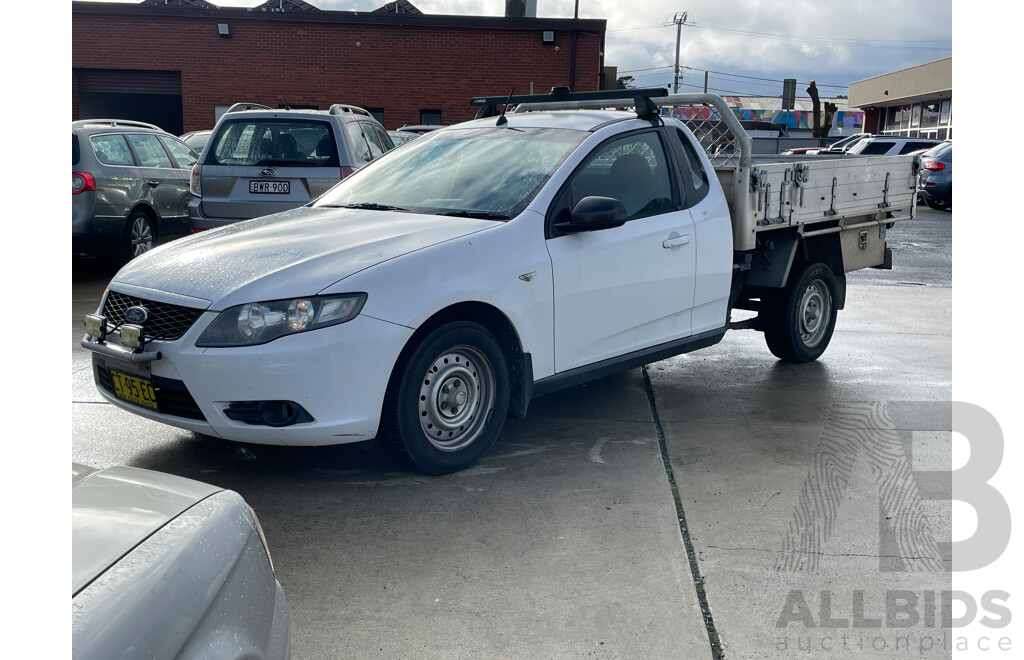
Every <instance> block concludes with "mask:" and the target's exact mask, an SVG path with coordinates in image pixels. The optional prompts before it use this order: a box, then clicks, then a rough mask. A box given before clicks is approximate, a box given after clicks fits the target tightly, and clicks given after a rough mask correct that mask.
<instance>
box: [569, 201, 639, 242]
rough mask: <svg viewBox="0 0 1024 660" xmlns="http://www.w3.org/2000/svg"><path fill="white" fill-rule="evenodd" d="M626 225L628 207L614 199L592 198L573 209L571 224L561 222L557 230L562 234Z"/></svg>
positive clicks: (580, 202) (570, 216)
mask: <svg viewBox="0 0 1024 660" xmlns="http://www.w3.org/2000/svg"><path fill="white" fill-rule="evenodd" d="M624 224H626V207H625V206H623V204H622V202H620V201H619V200H617V199H614V198H612V197H597V196H590V197H584V198H583V199H581V200H580V201H579V202H578V203H577V204H576V206H575V207H573V209H572V213H571V214H570V215H569V222H560V223H557V224H556V225H555V229H556V230H558V231H559V232H560V233H562V234H576V233H579V232H584V231H597V230H600V229H611V228H612V227H621V226H622V225H624Z"/></svg>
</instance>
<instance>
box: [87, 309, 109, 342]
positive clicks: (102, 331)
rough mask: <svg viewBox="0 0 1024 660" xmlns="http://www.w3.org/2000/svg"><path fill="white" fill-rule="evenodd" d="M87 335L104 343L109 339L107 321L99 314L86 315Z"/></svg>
mask: <svg viewBox="0 0 1024 660" xmlns="http://www.w3.org/2000/svg"><path fill="white" fill-rule="evenodd" d="M85 334H87V335H89V336H90V337H93V338H95V339H98V340H100V341H103V340H104V339H106V338H107V319H106V318H105V317H103V316H100V315H99V314H86V315H85Z"/></svg>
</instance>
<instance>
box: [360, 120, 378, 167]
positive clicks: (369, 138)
mask: <svg viewBox="0 0 1024 660" xmlns="http://www.w3.org/2000/svg"><path fill="white" fill-rule="evenodd" d="M359 128H360V129H361V130H362V131H363V137H365V138H366V144H368V145H369V146H370V160H373V159H374V158H379V157H380V156H382V155H384V147H383V145H381V143H380V138H378V137H377V134H376V133H375V132H374V131H373V124H363V123H360V124H359Z"/></svg>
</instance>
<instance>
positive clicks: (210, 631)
mask: <svg viewBox="0 0 1024 660" xmlns="http://www.w3.org/2000/svg"><path fill="white" fill-rule="evenodd" d="M71 631H72V632H71V644H72V657H74V658H76V660H108V659H109V658H128V657H133V658H155V659H162V658H167V659H170V658H178V659H186V658H196V659H198V658H267V659H273V660H284V659H286V658H288V657H289V655H290V653H291V642H290V637H289V629H288V605H287V601H286V600H285V596H284V591H283V590H282V589H281V585H280V584H279V583H278V582H277V579H276V578H275V577H274V569H273V564H272V563H271V560H270V553H269V551H268V549H267V544H266V540H265V538H264V535H263V530H262V528H261V527H260V524H259V521H258V520H257V518H256V515H255V513H253V511H252V509H251V508H249V506H248V505H247V504H246V503H245V500H243V499H242V497H241V496H240V495H238V494H237V493H235V492H233V491H230V490H224V489H222V488H218V487H216V486H211V485H209V484H205V483H201V482H198V481H193V480H191V479H184V478H182V477H177V476H173V475H170V474H164V473H162V472H152V471H149V470H142V469H138V468H129V467H111V468H107V469H104V470H96V469H94V468H91V467H87V466H84V465H78V464H74V463H73V464H72V466H71Z"/></svg>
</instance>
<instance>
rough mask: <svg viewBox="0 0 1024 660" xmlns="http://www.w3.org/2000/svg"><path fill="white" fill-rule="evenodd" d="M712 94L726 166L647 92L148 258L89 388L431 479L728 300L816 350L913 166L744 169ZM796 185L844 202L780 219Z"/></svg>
mask: <svg viewBox="0 0 1024 660" xmlns="http://www.w3.org/2000/svg"><path fill="white" fill-rule="evenodd" d="M658 91H660V92H661V93H663V94H664V90H658ZM625 93H627V94H630V95H633V94H637V93H639V92H637V90H627V91H626V92H625ZM531 98H534V97H531ZM557 98H565V97H564V96H560V97H557ZM666 98H667V99H668V100H679V101H685V100H686V95H678V98H677V97H666ZM709 98H711V96H710V95H699V99H697V100H696V102H698V103H701V104H703V103H707V102H708V99H709ZM505 100H506V99H502V100H501V102H504V101H505ZM599 100H600V99H599ZM630 100H632V99H630ZM712 100H713V101H715V102H716V103H719V104H720V106H721V108H722V114H724V115H728V117H727V123H730V128H731V130H733V131H734V133H733V134H734V135H735V136H736V140H737V142H736V143H735V150H734V151H732V152H731V153H730V154H729V155H728V156H726V157H722V159H723V163H724V164H722V165H720V166H718V171H717V172H716V166H713V165H712V162H711V160H710V159H709V157H708V156H707V154H705V153H704V151H703V150H702V149H701V147H700V144H699V142H697V140H695V138H694V136H693V134H692V133H691V132H690V130H689V129H688V128H687V127H686V126H685V125H684V124H683V123H682V122H680V121H678V120H675V119H671V118H664V119H663V118H661V117H659V116H658V114H657V109H656V108H653V102H650V101H649V99H648V100H646V101H643V102H641V103H640V108H639V109H638V111H637V112H636V113H632V112H621V111H606V110H580V111H562V110H559V111H538V112H518V111H517V112H515V113H509V114H507V115H503V116H502V117H500V118H498V119H495V118H494V117H490V118H486V119H478V120H475V121H470V122H466V123H464V124H459V125H456V126H452V127H447V128H444V129H441V130H438V131H434V132H431V133H430V134H428V135H425V136H423V137H421V138H418V139H416V140H414V141H412V142H410V143H409V144H407V145H405V146H403V147H402V148H401V149H399V150H396V151H395V152H394V153H392V154H389V155H388V156H387V157H386V158H381V159H380V160H379V161H374V162H373V163H370V164H368V165H367V166H366V167H365V168H362V169H360V170H359V171H358V172H357V173H355V174H353V175H352V176H351V177H348V178H346V179H345V180H344V181H342V182H341V183H340V184H339V185H337V186H336V187H334V188H333V189H331V190H330V191H329V192H328V193H326V194H325V195H324V196H322V197H321V198H319V199H318V200H316V201H315V202H314V203H312V204H310V205H308V206H306V207H303V208H299V209H294V210H291V211H286V212H283V213H280V214H276V215H272V216H267V217H263V218H257V219H254V220H251V221H248V222H243V223H238V224H236V225H232V226H227V227H223V228H221V229H218V230H215V231H209V232H204V233H202V234H197V235H195V236H192V237H190V238H188V239H186V240H184V241H178V242H175V243H172V244H169V245H166V246H162V247H160V248H158V249H156V250H153V251H152V252H151V253H149V254H147V255H144V257H145V258H140V259H136V260H134V261H133V262H131V263H130V264H128V265H127V266H126V267H124V268H123V269H122V270H121V271H120V272H118V273H117V275H116V276H115V277H114V279H113V280H112V281H111V282H110V285H109V290H108V291H107V293H106V295H105V296H104V298H103V301H102V303H101V306H100V309H99V310H98V311H97V313H96V314H94V315H90V317H89V318H88V319H87V324H86V325H87V337H86V338H85V339H84V340H83V342H82V345H83V346H85V347H86V348H88V349H89V350H91V351H93V367H94V372H95V380H96V384H97V387H98V389H99V391H100V393H101V394H102V395H103V396H104V397H105V398H106V399H107V400H108V401H110V402H111V403H113V404H115V405H117V406H119V407H122V408H124V409H126V410H130V411H132V412H134V413H137V414H139V415H143V416H145V417H148V418H150V419H154V420H157V421H161V422H165V423H167V424H172V425H174V426H178V427H181V428H184V429H189V430H192V431H195V432H197V433H204V434H208V435H214V436H218V437H221V438H225V439H229V440H239V441H246V442H253V443H268V444H282V445H327V444H338V443H345V442H356V441H362V440H368V439H372V438H375V437H377V438H379V439H382V440H385V441H386V442H387V443H388V444H389V446H391V447H392V448H394V449H395V450H397V452H398V453H399V454H400V455H402V456H405V457H408V458H411V459H412V461H413V462H414V463H415V464H416V465H417V466H418V467H419V468H421V469H422V470H424V471H426V472H430V473H435V474H440V473H446V472H451V471H454V470H459V469H462V468H464V467H466V466H468V465H470V464H472V463H473V462H474V461H476V460H477V459H478V458H480V456H482V455H483V453H484V452H485V451H487V449H488V448H489V447H490V446H491V444H492V443H493V442H494V440H495V438H496V437H497V435H498V433H499V432H500V430H501V427H502V424H503V422H504V419H505V417H506V416H507V415H515V416H522V415H524V414H525V412H526V408H527V405H528V404H529V401H530V398H531V397H532V396H537V395H539V394H542V393H546V392H550V391H553V390H555V389H558V388H560V387H566V386H571V385H575V384H577V383H580V382H584V381H586V380H589V379H593V378H598V377H601V376H603V375H606V374H609V373H612V372H614V371H617V370H622V369H627V368H631V367H636V366H639V365H642V364H645V363H647V362H653V361H656V360H659V359H664V358H666V357H669V356H671V355H676V354H679V353H683V352H686V351H691V350H695V349H698V348H702V347H706V346H710V345H712V344H714V343H716V342H718V341H719V340H720V339H721V337H722V336H723V335H724V334H725V331H726V329H727V327H728V326H729V315H730V310H731V309H732V308H735V307H743V308H745V309H755V310H759V312H760V314H759V317H758V324H757V326H756V329H760V330H763V331H764V332H765V336H766V340H767V343H768V346H769V348H770V349H771V351H772V352H773V353H774V354H775V355H777V356H779V357H780V358H782V359H784V360H788V361H792V362H806V361H809V360H813V359H816V358H817V357H818V356H819V355H821V354H822V352H823V351H824V350H825V347H826V346H827V345H828V343H829V340H830V339H831V336H832V331H833V328H834V326H835V322H836V313H837V311H838V310H839V309H841V308H842V305H843V299H844V294H845V276H844V274H845V272H847V271H849V270H853V269H855V268H864V267H869V266H879V265H882V264H883V262H885V261H887V257H889V256H891V255H890V253H889V252H888V250H887V249H886V248H885V240H884V237H885V226H886V224H889V223H891V222H893V220H888V219H887V217H888V215H887V213H885V212H880V211H879V209H880V208H881V209H885V210H886V211H890V210H899V209H900V208H907V209H909V208H910V207H911V206H912V203H913V194H912V188H911V187H910V186H909V185H908V182H909V181H911V180H913V181H916V179H914V175H913V174H912V169H911V166H912V164H913V163H912V160H913V159H907V160H906V161H905V162H904V161H902V160H892V161H891V163H890V164H889V165H888V169H887V172H888V174H886V175H885V176H868V174H869V173H871V168H872V167H877V163H876V161H880V160H881V159H875V161H872V160H871V159H864V160H859V161H857V162H856V163H850V162H848V161H847V162H845V163H844V162H842V161H839V160H836V161H834V163H837V164H833V161H822V160H820V159H819V160H816V161H814V164H813V165H812V166H811V167H809V168H803V167H798V168H797V172H798V177H797V178H794V177H793V176H792V175H791V172H792V168H793V163H792V161H790V162H787V163H776V164H775V165H774V166H772V165H765V166H760V165H759V166H758V167H757V168H751V165H750V157H751V156H750V151H751V143H750V138H749V136H748V135H747V134H746V132H745V131H744V130H743V128H742V126H740V125H739V123H738V122H736V121H732V119H730V118H734V116H733V115H732V113H731V112H730V111H729V110H728V107H727V106H726V105H725V102H724V101H723V100H721V99H712ZM619 101H621V99H619ZM645 106H650V107H645ZM652 108H653V109H652ZM890 160H891V159H890ZM737 162H738V163H739V165H736V163H737ZM730 163H732V164H730ZM716 174H717V175H718V176H716ZM890 175H891V179H892V182H893V183H892V185H891V186H890V184H889V180H890ZM837 177H838V178H839V179H841V183H838V184H837V183H835V181H836V180H837ZM901 177H902V178H906V179H907V181H902V180H901ZM719 178H724V180H726V181H728V182H730V183H729V189H730V192H731V194H732V195H733V199H731V200H730V199H728V198H727V196H726V193H725V191H724V189H723V186H722V185H721V184H720V183H719ZM733 181H742V182H744V183H743V184H742V185H740V186H733V184H732V182H733ZM897 181H899V182H900V183H899V185H897V184H896V182H897ZM746 182H753V183H754V184H755V185H753V186H752V185H750V184H748V183H746ZM795 185H799V186H808V187H810V186H819V187H820V186H822V185H827V186H828V191H830V192H831V197H830V196H829V195H828V194H827V192H826V193H823V194H820V195H819V194H818V192H817V191H816V189H814V188H812V190H815V192H812V193H809V194H808V195H806V201H807V204H806V206H804V204H803V203H801V204H800V206H801V208H800V209H799V212H796V213H795V209H790V210H788V211H787V213H788V217H786V218H779V217H777V215H778V214H779V212H780V211H779V206H778V203H777V202H778V199H779V195H780V194H782V195H785V194H786V192H787V187H790V186H795ZM769 189H770V190H773V191H775V192H771V193H770V194H769V193H768V191H769ZM779 191H781V193H780V192H779ZM797 194H799V197H800V198H804V195H803V194H802V192H800V191H795V192H789V197H790V198H795V195H797ZM784 199H785V197H784ZM730 204H732V206H734V208H735V213H731V212H730ZM901 205H902V207H901ZM794 213H795V214H794ZM839 222H843V223H848V224H849V225H850V228H849V229H848V230H847V229H845V228H844V227H845V225H841V224H837V223H839ZM801 225H807V228H808V229H815V228H816V227H817V228H818V229H817V230H816V231H809V232H808V235H807V236H804V235H802V234H799V233H798V232H797V231H796V230H797V228H798V227H799V226H801ZM765 232H769V234H767V235H766V234H765ZM769 237H774V238H773V240H768V238H769ZM841 243H842V245H843V246H844V247H843V249H840V244H841ZM847 243H850V244H851V245H852V255H853V256H854V257H855V258H856V260H855V261H849V260H848V261H846V262H844V258H846V257H844V254H846V252H847V250H846V249H845V246H846V244H847ZM858 246H859V247H858ZM769 252H770V254H769ZM750 327H755V326H750Z"/></svg>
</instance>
